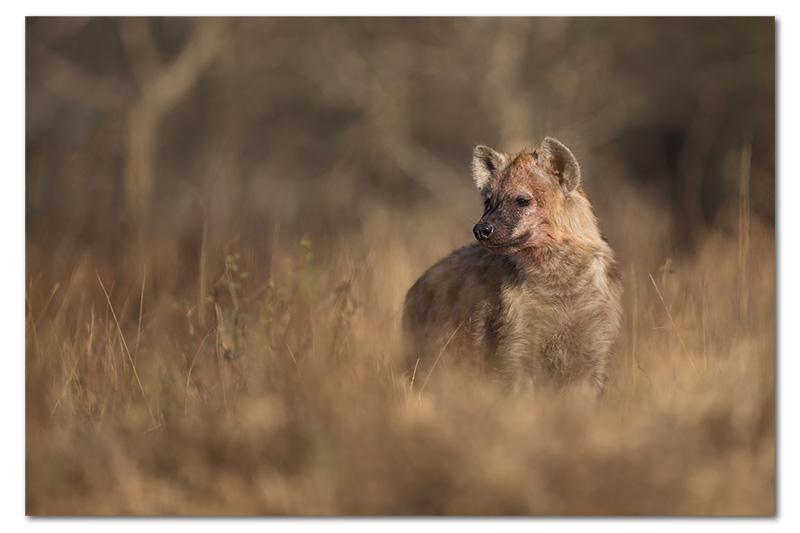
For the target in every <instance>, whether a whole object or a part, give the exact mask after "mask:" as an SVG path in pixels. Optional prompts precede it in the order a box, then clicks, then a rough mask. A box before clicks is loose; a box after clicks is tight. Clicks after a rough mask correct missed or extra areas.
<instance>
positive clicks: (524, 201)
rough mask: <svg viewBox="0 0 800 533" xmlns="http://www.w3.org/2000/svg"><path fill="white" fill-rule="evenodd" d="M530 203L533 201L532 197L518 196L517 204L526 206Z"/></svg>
mask: <svg viewBox="0 0 800 533" xmlns="http://www.w3.org/2000/svg"><path fill="white" fill-rule="evenodd" d="M529 203H531V199H530V198H523V197H521V196H520V197H519V198H517V205H519V206H521V207H525V206H526V205H528V204H529Z"/></svg>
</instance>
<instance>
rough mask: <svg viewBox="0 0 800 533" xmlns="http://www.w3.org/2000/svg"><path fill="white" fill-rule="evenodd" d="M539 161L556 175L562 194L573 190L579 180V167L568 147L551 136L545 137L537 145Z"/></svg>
mask: <svg viewBox="0 0 800 533" xmlns="http://www.w3.org/2000/svg"><path fill="white" fill-rule="evenodd" d="M538 155H539V162H540V164H543V166H545V168H548V170H550V172H552V173H553V174H555V175H556V177H557V178H558V183H559V184H561V189H562V190H563V191H564V194H569V193H571V192H572V191H574V190H575V188H576V187H577V186H578V183H580V181H581V168H580V167H579V166H578V160H577V159H575V156H574V155H572V152H570V151H569V148H567V147H566V146H564V145H563V144H561V143H560V142H559V141H557V140H555V139H553V138H552V137H545V139H544V140H543V141H542V143H541V144H540V145H539V150H538Z"/></svg>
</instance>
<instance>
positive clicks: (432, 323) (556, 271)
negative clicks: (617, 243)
mask: <svg viewBox="0 0 800 533" xmlns="http://www.w3.org/2000/svg"><path fill="white" fill-rule="evenodd" d="M472 165H473V177H474V180H475V184H476V185H477V187H478V189H479V190H480V192H481V195H482V196H483V203H484V212H483V216H482V217H481V219H480V220H479V221H478V223H477V224H475V227H474V228H473V233H474V235H475V239H476V241H477V242H474V243H472V244H470V245H467V246H464V247H463V248H460V249H458V250H455V251H454V252H452V253H451V254H450V255H448V256H447V257H445V258H443V259H442V260H440V261H439V262H438V263H436V264H435V265H434V266H432V267H431V268H430V269H428V271H427V272H425V274H423V275H422V277H420V278H419V279H418V280H417V282H416V283H415V284H414V285H413V286H412V287H411V289H409V291H408V294H407V295H406V301H405V308H404V313H403V330H404V338H405V347H406V356H405V366H406V371H407V372H408V373H409V375H411V376H413V379H414V380H415V382H416V383H420V382H421V381H422V380H423V379H425V378H426V377H427V375H428V374H429V373H430V372H431V371H432V370H433V366H434V365H436V364H437V363H438V364H439V365H445V364H447V363H448V362H463V363H467V364H468V365H470V366H475V367H477V368H480V369H482V370H483V371H485V372H487V373H489V374H490V375H492V376H494V377H495V378H497V379H498V380H500V381H501V383H503V384H504V385H505V387H506V388H508V389H509V390H511V391H513V392H521V391H524V390H530V389H538V388H543V387H550V386H554V387H556V388H558V389H560V390H563V391H568V392H571V393H577V394H578V396H579V397H580V396H588V397H591V398H594V399H597V398H599V397H600V395H601V394H602V393H603V391H604V390H605V387H606V382H607V380H608V372H609V366H610V363H611V355H612V351H613V349H614V344H615V341H616V337H617V334H618V332H619V329H620V323H621V316H622V305H621V296H622V287H621V283H620V277H619V274H618V270H617V267H616V262H615V259H614V254H613V252H612V250H611V248H610V247H609V245H608V243H607V242H606V241H605V240H604V238H603V237H602V235H601V233H600V230H599V229H598V225H597V219H596V218H595V216H594V213H593V212H592V207H591V204H590V203H589V200H588V199H587V197H586V194H585V193H584V191H583V187H582V186H581V175H580V167H579V166H578V162H577V161H576V160H575V157H574V156H573V155H572V152H570V150H569V149H568V148H567V147H566V146H564V145H563V144H561V143H560V142H559V141H557V140H555V139H552V138H549V137H548V138H545V139H544V140H543V141H542V142H541V143H540V144H539V145H538V146H537V147H534V148H532V149H530V150H524V151H522V152H521V153H519V154H518V155H516V156H514V157H510V156H508V155H507V154H503V153H499V152H496V151H494V150H492V149H491V148H488V147H486V146H478V147H477V148H475V152H474V157H473V163H472Z"/></svg>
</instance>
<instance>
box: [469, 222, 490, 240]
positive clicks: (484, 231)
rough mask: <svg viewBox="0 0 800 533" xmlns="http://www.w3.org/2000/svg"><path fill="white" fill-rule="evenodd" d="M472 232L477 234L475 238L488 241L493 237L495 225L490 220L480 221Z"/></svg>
mask: <svg viewBox="0 0 800 533" xmlns="http://www.w3.org/2000/svg"><path fill="white" fill-rule="evenodd" d="M472 233H474V234H475V238H476V239H478V240H479V241H487V240H489V239H491V238H492V234H493V233H494V226H492V225H491V224H490V223H489V222H478V223H477V224H475V227H474V228H472Z"/></svg>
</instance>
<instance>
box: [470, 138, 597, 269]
mask: <svg viewBox="0 0 800 533" xmlns="http://www.w3.org/2000/svg"><path fill="white" fill-rule="evenodd" d="M472 173H473V177H474V179H475V184H476V185H477V186H478V189H479V190H480V192H481V194H482V195H483V203H484V212H483V217H481V219H480V220H479V221H478V223H477V224H475V227H474V228H473V230H472V231H473V233H474V234H475V238H476V239H478V241H479V242H480V243H481V244H482V245H483V246H485V247H486V248H487V249H489V250H492V251H493V252H497V253H501V254H507V253H515V252H518V251H520V250H524V249H526V248H538V247H541V246H546V245H548V244H550V243H552V242H554V240H556V239H558V233H559V231H558V229H559V228H558V227H557V224H556V220H557V218H558V214H559V213H560V211H561V210H563V209H564V204H565V202H566V201H567V199H568V198H569V196H570V195H571V194H581V195H582V192H581V189H580V188H579V184H580V168H579V167H578V162H577V161H576V160H575V156H573V155H572V152H570V151H569V149H568V148H567V147H566V146H564V145H563V144H561V143H560V142H559V141H557V140H555V139H553V138H550V137H547V138H545V139H544V141H542V142H541V144H539V146H537V147H536V148H533V149H531V150H525V151H523V152H521V153H520V154H519V155H517V156H516V157H514V158H511V157H509V156H508V155H506V154H503V153H499V152H495V151H494V150H492V149H491V148H489V147H487V146H478V147H477V148H475V154H474V157H473V160H472ZM576 189H577V191H576Z"/></svg>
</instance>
